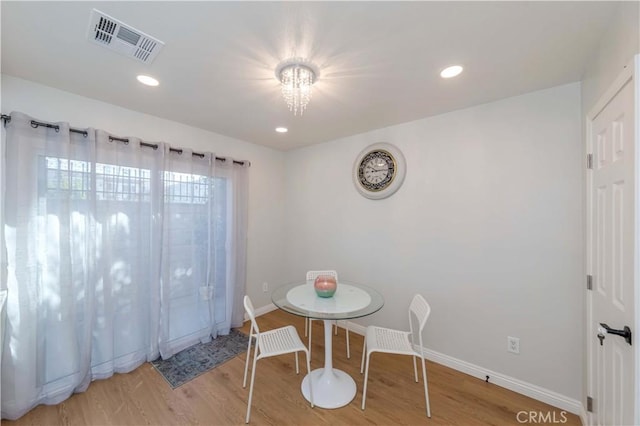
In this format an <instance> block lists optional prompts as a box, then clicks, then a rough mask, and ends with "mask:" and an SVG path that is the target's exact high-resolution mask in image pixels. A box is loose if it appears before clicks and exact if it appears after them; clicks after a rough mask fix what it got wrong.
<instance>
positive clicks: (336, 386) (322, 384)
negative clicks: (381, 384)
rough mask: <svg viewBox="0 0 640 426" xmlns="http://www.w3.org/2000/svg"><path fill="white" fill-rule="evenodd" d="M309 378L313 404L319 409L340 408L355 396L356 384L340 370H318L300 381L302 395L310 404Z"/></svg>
mask: <svg viewBox="0 0 640 426" xmlns="http://www.w3.org/2000/svg"><path fill="white" fill-rule="evenodd" d="M309 376H311V383H313V403H314V405H316V406H317V407H321V408H340V407H344V406H345V405H347V404H348V403H350V402H351V401H352V400H353V398H355V396H356V382H355V381H354V380H353V379H352V378H351V376H350V375H348V374H347V373H345V372H344V371H342V370H337V369H335V368H332V369H330V370H326V369H324V368H318V369H317V370H313V371H312V372H311V374H310V375H309V374H307V375H306V376H305V378H304V379H303V380H302V394H303V395H304V397H305V398H306V399H307V401H309V402H311V395H310V393H309Z"/></svg>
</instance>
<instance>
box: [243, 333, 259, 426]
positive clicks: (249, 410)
mask: <svg viewBox="0 0 640 426" xmlns="http://www.w3.org/2000/svg"><path fill="white" fill-rule="evenodd" d="M256 361H258V345H257V344H256V348H255V350H254V356H253V367H252V368H251V385H249V401H248V402H247V418H246V419H245V423H249V418H250V417H251V400H252V399H253V383H254V381H255V378H256Z"/></svg>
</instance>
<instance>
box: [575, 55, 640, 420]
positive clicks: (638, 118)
mask: <svg viewBox="0 0 640 426" xmlns="http://www.w3.org/2000/svg"><path fill="white" fill-rule="evenodd" d="M639 78H640V54H637V55H635V56H634V57H633V59H632V60H631V61H630V62H629V63H628V64H627V65H626V66H625V68H624V70H623V71H622V72H621V73H620V75H619V76H618V77H617V78H616V80H615V81H614V82H613V83H612V84H611V86H609V88H608V89H607V90H606V91H605V92H604V94H603V95H602V96H601V97H600V98H599V100H598V102H596V104H595V105H594V106H593V108H591V110H590V111H589V113H588V114H587V117H586V129H585V139H586V141H585V142H586V143H585V146H586V150H587V151H586V152H587V153H588V154H589V153H591V154H592V153H593V143H592V140H591V130H592V122H593V120H595V118H596V117H597V116H598V114H600V112H601V111H602V110H603V109H604V108H605V107H606V106H607V105H608V104H609V102H611V100H612V99H613V98H614V97H615V96H616V95H617V94H618V92H619V91H620V90H621V89H622V88H623V87H624V86H625V85H626V84H627V83H628V82H629V81H630V80H631V81H632V84H633V85H634V87H633V92H634V109H635V111H634V114H635V117H634V138H633V140H634V144H635V147H634V148H635V150H634V151H635V152H634V157H633V159H634V161H635V170H634V172H635V177H634V178H635V194H634V204H635V236H634V251H635V253H634V267H633V270H634V300H635V307H634V315H635V320H634V324H633V326H634V332H636V333H640V312H639V311H640V84H638V81H639V80H638V79H639ZM592 187H593V173H592V170H590V169H587V168H586V167H585V193H586V195H585V210H586V214H585V226H586V230H585V243H586V244H585V249H586V252H585V269H586V271H585V275H591V274H593V259H592V257H591V252H592V247H593V235H592V232H591V229H592V226H591V225H592V221H593V217H592V216H593V215H592V206H593V200H592V197H591V188H592ZM585 288H586V287H585ZM585 291H586V297H585V299H584V300H585V314H586V315H585V316H586V322H587V323H586V324H585V329H584V330H585V334H584V336H585V350H586V358H585V359H586V375H587V377H586V380H587V383H586V384H587V393H588V394H589V395H593V391H594V378H593V375H592V373H591V372H592V363H593V362H594V360H593V359H592V355H591V354H592V344H593V343H592V339H590V338H589V336H591V333H592V332H593V330H592V322H593V321H592V318H593V315H592V312H591V307H592V298H593V294H592V292H591V291H589V290H585ZM634 346H635V347H634V360H635V375H636V377H635V380H634V392H635V395H634V401H636V403H635V407H634V418H635V424H640V403H638V402H637V401H638V399H639V398H640V348H639V347H638V346H639V345H638V344H636V345H634ZM583 403H584V401H583ZM585 412H586V410H585ZM587 423H588V424H593V413H587Z"/></svg>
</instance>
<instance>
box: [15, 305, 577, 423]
mask: <svg viewBox="0 0 640 426" xmlns="http://www.w3.org/2000/svg"><path fill="white" fill-rule="evenodd" d="M248 324H249V323H245V326H244V327H243V331H245V332H248ZM286 324H294V325H295V326H296V327H297V329H298V332H299V333H300V336H301V337H302V338H303V341H304V340H305V339H304V320H303V319H302V318H299V317H296V316H293V315H290V314H287V313H284V312H282V311H280V310H277V311H273V312H270V313H268V314H266V315H263V316H261V317H259V318H258V325H259V326H260V329H261V330H269V329H272V328H276V327H280V326H283V325H286ZM313 333H314V338H313V350H312V360H311V368H312V369H314V368H318V367H321V366H322V364H323V359H324V351H323V340H324V339H323V330H322V322H321V321H314V331H313ZM350 337H351V340H350V342H351V359H347V357H346V349H345V337H344V330H343V329H340V331H339V332H338V336H334V340H333V342H334V348H333V351H334V352H333V353H334V358H333V362H334V366H335V367H336V368H339V369H341V370H343V371H346V372H347V373H349V374H350V375H351V376H352V377H353V378H354V379H355V381H356V384H357V387H358V393H357V394H356V397H355V399H354V400H353V401H352V402H351V403H350V404H349V405H347V406H346V407H343V408H339V409H336V410H326V409H322V408H317V407H316V408H313V409H312V408H311V407H310V406H309V404H308V403H307V401H306V400H305V399H304V398H303V396H302V394H301V392H300V383H301V381H302V378H303V377H304V371H305V363H304V355H301V356H300V361H301V363H300V375H296V374H295V362H294V358H293V355H283V356H280V357H274V358H267V359H263V360H260V361H258V366H257V372H256V379H255V388H254V396H253V407H252V410H251V424H253V425H325V424H326V425H364V424H366V425H372V424H377V425H397V424H406V425H417V424H424V425H429V424H431V425H507V424H513V425H518V424H521V423H519V422H518V418H517V415H518V412H520V411H525V412H527V414H521V415H520V417H519V418H520V420H526V419H527V418H528V412H529V411H535V412H542V413H544V415H547V413H548V412H550V413H551V414H550V415H547V417H546V418H547V419H551V420H552V422H553V420H555V421H556V423H564V424H569V425H571V424H573V425H578V424H580V420H579V418H578V417H577V416H575V415H573V414H569V413H565V414H564V415H563V411H562V410H560V409H557V408H554V407H551V406H549V405H546V404H544V403H541V402H539V401H536V400H533V399H531V398H528V397H525V396H522V395H520V394H517V393H514V392H511V391H509V390H506V389H504V388H501V387H499V386H496V385H494V384H491V383H485V382H484V381H483V380H479V379H476V378H474V377H471V376H468V375H466V374H463V373H460V372H457V371H455V370H452V369H450V368H447V367H444V366H441V365H439V364H435V363H432V362H427V375H428V380H429V396H430V401H431V415H432V417H431V419H429V418H427V417H426V414H425V406H424V391H423V385H422V381H421V382H420V383H415V382H414V381H413V365H412V361H411V358H410V357H405V356H393V355H386V354H373V355H372V358H371V360H372V361H371V367H370V370H369V385H368V391H367V408H366V410H364V411H362V410H361V409H360V405H361V402H362V384H363V378H364V375H361V374H360V359H361V356H362V336H360V335H357V334H355V333H351V336H350ZM244 361H245V354H244V353H243V354H241V355H239V356H238V357H236V358H233V359H232V360H230V361H228V362H226V363H225V364H223V365H221V366H219V367H217V368H215V369H213V370H211V371H209V372H207V373H205V374H203V375H201V376H200V377H198V378H196V379H194V380H192V381H191V382H189V383H187V384H185V385H183V386H181V387H179V388H177V389H175V390H172V389H171V388H170V387H169V385H168V384H167V383H166V382H165V380H164V379H163V378H162V376H161V375H160V374H159V373H158V372H157V371H156V370H155V369H154V368H153V367H152V366H151V364H144V365H142V366H140V367H139V368H137V369H136V370H134V371H132V372H131V373H129V374H116V375H114V376H113V377H112V378H110V379H107V380H98V381H95V382H93V383H92V384H91V386H90V387H89V389H88V390H87V392H84V393H80V394H75V395H73V396H72V397H71V398H69V399H68V400H66V401H64V402H63V403H61V404H58V405H55V406H45V405H40V406H38V407H36V408H35V409H33V410H32V411H30V412H29V413H27V414H26V415H24V416H23V417H22V418H20V419H18V420H17V421H6V420H3V421H2V426H18V425H67V424H68V425H146V424H150V425H165V424H166V425H169V424H171V425H185V424H203V425H237V424H244V418H245V413H246V409H247V405H246V404H247V398H248V396H249V389H248V385H247V388H246V389H243V388H242V376H243V372H244V371H243V370H244ZM420 380H422V377H421V375H420ZM563 416H564V417H563ZM564 418H566V422H562V420H563V419H564ZM537 424H540V423H537Z"/></svg>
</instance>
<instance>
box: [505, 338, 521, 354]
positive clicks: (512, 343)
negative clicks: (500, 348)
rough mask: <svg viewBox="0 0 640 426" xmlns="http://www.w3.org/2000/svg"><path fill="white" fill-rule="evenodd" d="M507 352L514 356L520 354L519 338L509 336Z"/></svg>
mask: <svg viewBox="0 0 640 426" xmlns="http://www.w3.org/2000/svg"><path fill="white" fill-rule="evenodd" d="M507 352H512V353H514V354H519V353H520V339H519V338H517V337H511V336H507Z"/></svg>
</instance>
